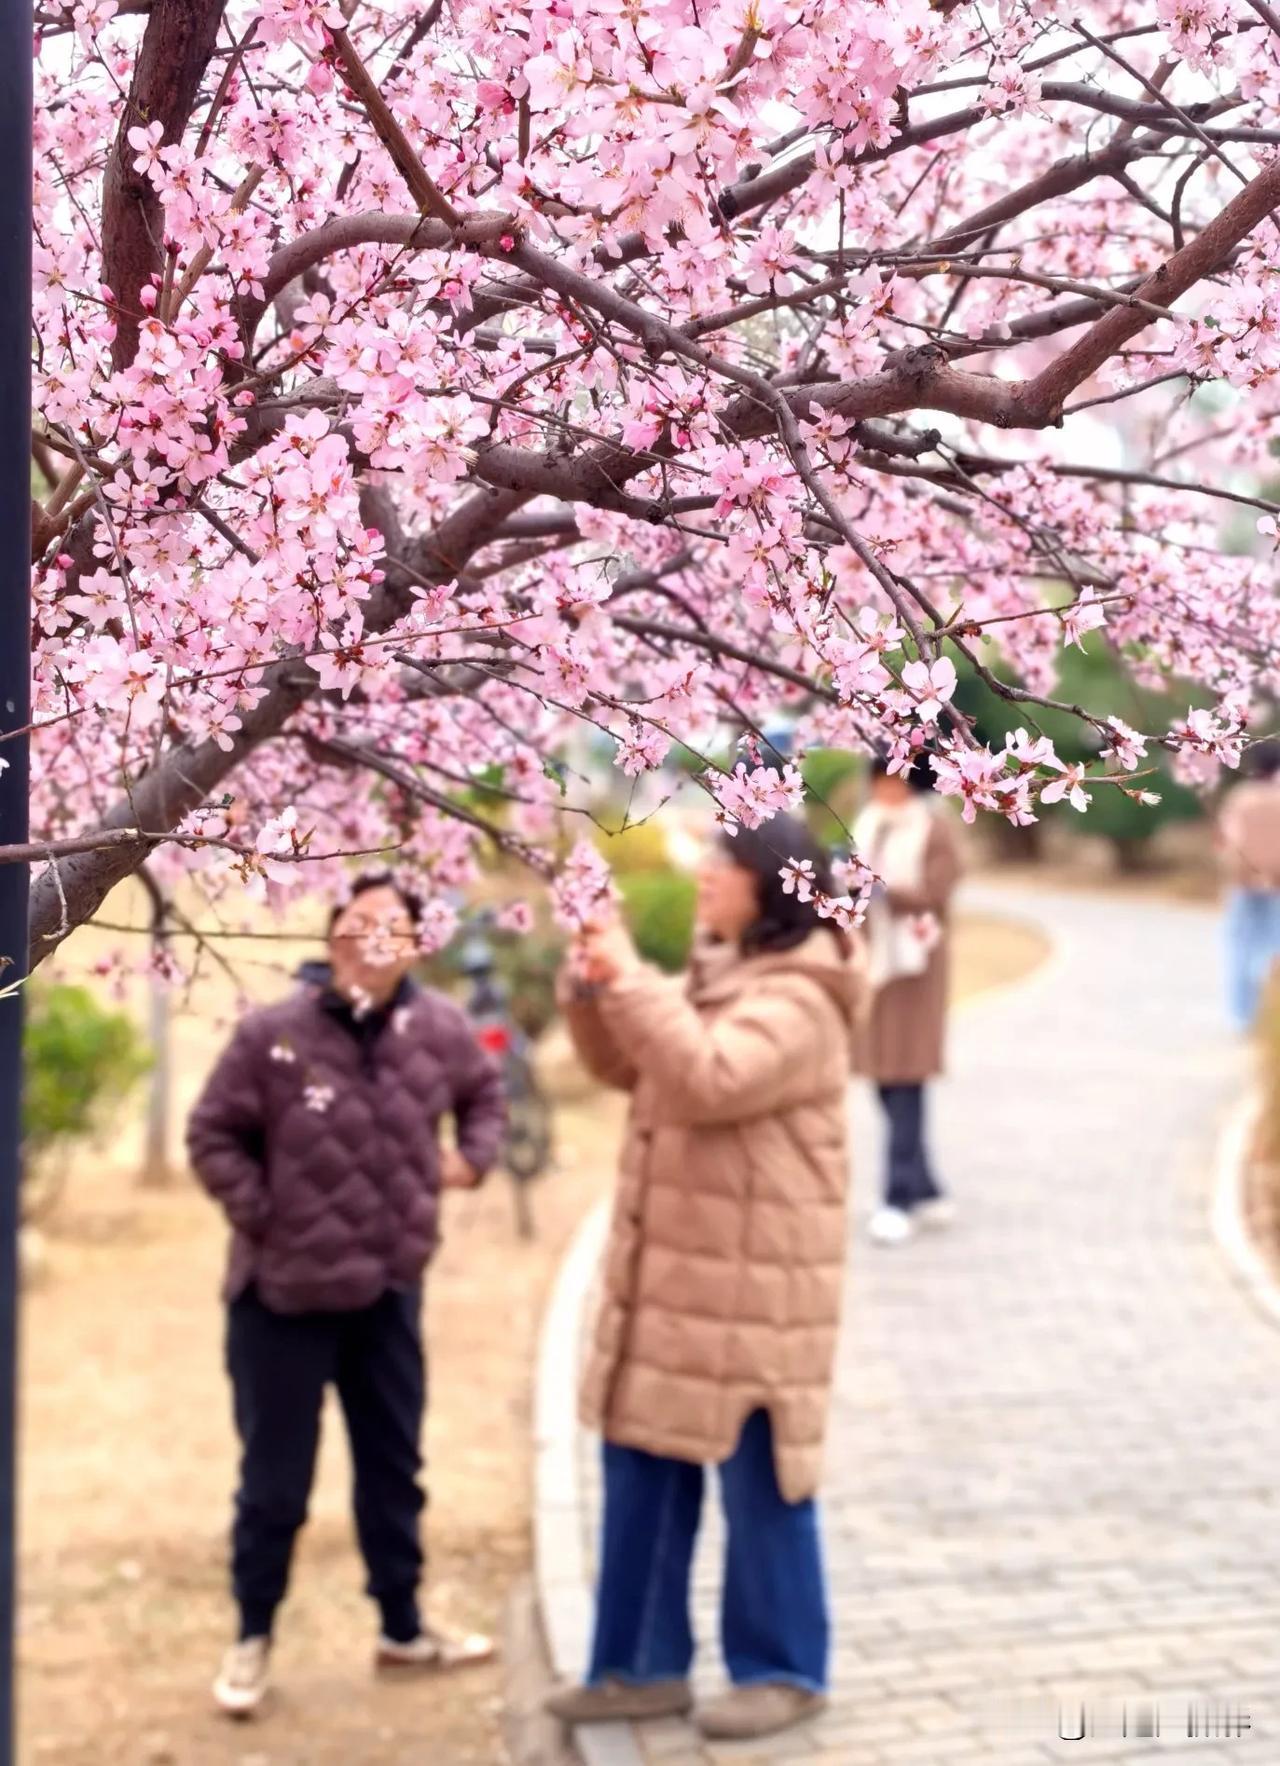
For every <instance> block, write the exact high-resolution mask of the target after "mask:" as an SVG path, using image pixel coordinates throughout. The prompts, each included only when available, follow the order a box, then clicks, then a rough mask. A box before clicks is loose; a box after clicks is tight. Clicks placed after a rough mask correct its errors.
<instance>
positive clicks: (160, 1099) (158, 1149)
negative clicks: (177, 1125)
mask: <svg viewBox="0 0 1280 1766" xmlns="http://www.w3.org/2000/svg"><path fill="white" fill-rule="evenodd" d="M161 936H162V937H163V934H161ZM149 1017H150V1026H149V1027H150V1039H151V1055H152V1060H153V1063H154V1065H153V1066H152V1069H151V1084H150V1089H149V1091H148V1094H147V1144H146V1150H145V1152H144V1154H143V1160H142V1183H143V1185H144V1186H145V1187H146V1188H148V1189H163V1188H164V1186H165V1185H166V1184H167V1183H169V1182H170V1180H171V1178H172V1176H173V1171H172V1168H171V1166H170V1164H169V1125H170V1120H171V1117H172V1108H171V1106H172V1101H173V1042H172V1036H171V1023H170V1016H169V989H168V988H167V987H166V986H165V984H164V982H163V981H162V980H161V979H160V977H159V976H158V975H153V976H152V977H151V1000H150V1014H149Z"/></svg>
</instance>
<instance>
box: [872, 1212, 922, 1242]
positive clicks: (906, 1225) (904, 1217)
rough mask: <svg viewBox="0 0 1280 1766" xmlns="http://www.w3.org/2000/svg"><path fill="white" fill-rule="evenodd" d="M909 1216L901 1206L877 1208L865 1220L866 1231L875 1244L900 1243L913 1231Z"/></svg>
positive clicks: (910, 1235)
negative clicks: (869, 1217)
mask: <svg viewBox="0 0 1280 1766" xmlns="http://www.w3.org/2000/svg"><path fill="white" fill-rule="evenodd" d="M915 1230H916V1229H915V1226H914V1225H913V1223H912V1220H911V1216H910V1215H909V1214H908V1213H907V1212H906V1210H905V1209H903V1208H877V1209H876V1211H875V1213H874V1214H873V1215H872V1216H871V1219H870V1220H869V1221H868V1222H867V1233H868V1236H869V1237H870V1238H872V1239H873V1240H874V1241H875V1243H876V1244H877V1245H901V1244H902V1243H903V1241H904V1240H906V1239H909V1238H911V1237H912V1236H913V1235H914V1233H915Z"/></svg>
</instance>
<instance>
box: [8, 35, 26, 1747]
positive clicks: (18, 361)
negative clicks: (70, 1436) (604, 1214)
mask: <svg viewBox="0 0 1280 1766" xmlns="http://www.w3.org/2000/svg"><path fill="white" fill-rule="evenodd" d="M31 35H32V26H31V5H30V0H0V734H3V735H4V736H5V737H6V738H7V740H5V741H3V742H0V758H3V759H4V760H5V761H6V762H7V763H8V764H7V766H6V767H5V769H4V771H3V772H2V773H0V845H9V844H14V843H21V842H23V841H25V840H26V838H27V738H26V736H25V735H21V736H15V735H13V734H12V732H13V731H16V730H25V728H26V725H27V722H28V720H29V716H30V710H29V708H30V702H31V694H30V676H31V613H30V594H31ZM27 883H28V878H27V867H26V866H25V865H3V864H0V960H2V961H3V964H4V968H3V973H2V974H0V986H4V985H7V984H10V983H12V982H14V981H17V980H19V979H21V977H22V976H24V975H25V974H26V969H27ZM21 1101H22V994H21V990H19V992H18V993H17V994H13V995H10V996H9V997H8V998H4V999H0V1766H12V1761H13V1759H14V1735H13V1728H14V1724H13V1706H14V1701H13V1649H14V1599H15V1594H14V1591H15V1585H16V1575H15V1569H16V1550H15V1506H16V1505H15V1490H16V1483H17V1445H16V1441H17V1366H18V1219H19V1209H18V1186H19V1181H20V1174H21V1166H20V1146H21V1139H22V1117H21Z"/></svg>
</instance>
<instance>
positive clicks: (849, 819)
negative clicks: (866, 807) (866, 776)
mask: <svg viewBox="0 0 1280 1766" xmlns="http://www.w3.org/2000/svg"><path fill="white" fill-rule="evenodd" d="M865 768H866V761H865V760H864V759H863V758H862V757H861V756H860V755H857V754H853V753H851V752H850V751H849V750H848V749H847V748H813V749H810V751H809V753H808V754H806V755H805V757H804V763H803V765H802V766H801V768H800V775H801V777H802V778H803V780H804V783H805V790H806V792H807V793H808V802H807V804H806V815H807V818H808V822H809V826H810V828H811V829H812V831H813V834H814V837H815V839H817V840H820V841H821V842H822V844H823V845H824V846H840V845H845V844H847V841H848V836H847V834H846V829H848V828H850V827H851V826H852V824H853V821H854V818H855V816H856V815H857V812H858V792H857V787H858V784H859V782H860V780H861V778H862V776H863V772H864V771H865Z"/></svg>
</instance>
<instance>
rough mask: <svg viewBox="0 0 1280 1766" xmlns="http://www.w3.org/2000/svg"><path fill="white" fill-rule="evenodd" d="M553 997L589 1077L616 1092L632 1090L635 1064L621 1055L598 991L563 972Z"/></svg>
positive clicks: (635, 1075)
mask: <svg viewBox="0 0 1280 1766" xmlns="http://www.w3.org/2000/svg"><path fill="white" fill-rule="evenodd" d="M556 999H557V1002H558V1004H559V1006H560V1010H561V1013H562V1014H563V1016H564V1021H565V1025H566V1026H567V1028H568V1031H569V1035H570V1037H571V1038H572V1040H573V1046H574V1049H575V1050H576V1052H577V1056H578V1059H579V1060H580V1061H581V1062H582V1065H583V1066H584V1067H585V1068H586V1070H587V1072H588V1073H589V1074H590V1075H591V1077H592V1078H593V1079H598V1080H599V1081H600V1084H601V1085H611V1086H613V1087H614V1088H615V1089H616V1090H617V1091H634V1090H635V1083H636V1079H637V1077H638V1075H637V1073H636V1068H635V1063H634V1062H632V1061H630V1060H628V1059H627V1057H626V1055H624V1054H623V1052H622V1049H621V1048H620V1047H619V1045H618V1043H617V1041H616V1040H615V1039H614V1036H613V1034H612V1032H611V1031H610V1029H609V1027H608V1025H607V1023H606V1022H605V1017H604V1013H603V1012H602V1011H601V1010H600V996H599V994H598V993H597V992H595V991H594V990H593V991H591V992H587V991H585V990H583V989H582V988H579V987H577V986H575V984H574V982H573V981H572V980H571V979H570V978H569V977H568V976H567V975H566V974H565V973H564V972H563V971H562V972H561V975H560V979H559V980H558V981H557V983H556Z"/></svg>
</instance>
